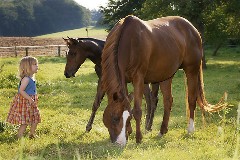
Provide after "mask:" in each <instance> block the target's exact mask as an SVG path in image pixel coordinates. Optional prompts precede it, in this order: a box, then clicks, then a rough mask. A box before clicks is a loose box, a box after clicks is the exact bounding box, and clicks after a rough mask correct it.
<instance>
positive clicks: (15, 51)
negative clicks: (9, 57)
mask: <svg viewBox="0 0 240 160" xmlns="http://www.w3.org/2000/svg"><path fill="white" fill-rule="evenodd" d="M14 54H15V57H17V46H16V45H15V46H14Z"/></svg>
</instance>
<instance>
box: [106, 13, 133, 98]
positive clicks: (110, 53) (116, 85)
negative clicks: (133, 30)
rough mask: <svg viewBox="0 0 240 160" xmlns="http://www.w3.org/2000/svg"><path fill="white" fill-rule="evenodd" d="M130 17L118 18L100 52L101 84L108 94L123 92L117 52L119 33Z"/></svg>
mask: <svg viewBox="0 0 240 160" xmlns="http://www.w3.org/2000/svg"><path fill="white" fill-rule="evenodd" d="M131 18H132V16H128V17H126V18H123V19H121V20H119V21H118V22H117V23H116V24H115V26H114V27H113V29H112V30H111V32H110V33H109V34H108V37H107V40H106V42H105V46H104V49H103V53H102V86H103V89H104V90H105V91H106V93H107V94H108V96H111V95H110V94H113V93H115V92H120V93H123V94H124V93H125V91H123V90H122V89H123V87H122V86H124V85H125V84H121V83H122V82H121V75H120V72H119V66H118V59H117V57H118V55H117V54H118V45H119V41H120V39H121V33H122V31H123V30H124V27H125V26H126V24H128V22H129V20H130V19H131ZM123 76H124V75H123ZM121 85H122V86H121Z"/></svg>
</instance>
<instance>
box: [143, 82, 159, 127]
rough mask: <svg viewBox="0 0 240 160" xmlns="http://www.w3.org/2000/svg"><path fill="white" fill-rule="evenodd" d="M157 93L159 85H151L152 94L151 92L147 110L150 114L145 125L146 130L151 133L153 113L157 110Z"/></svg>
mask: <svg viewBox="0 0 240 160" xmlns="http://www.w3.org/2000/svg"><path fill="white" fill-rule="evenodd" d="M158 91H159V83H154V84H152V92H151V96H150V97H151V99H150V100H151V103H150V106H149V108H151V109H150V113H148V114H149V116H148V119H147V121H146V122H147V124H146V130H148V131H151V130H152V123H153V118H154V113H155V110H156V108H157V103H158Z"/></svg>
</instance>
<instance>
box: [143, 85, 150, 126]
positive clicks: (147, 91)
mask: <svg viewBox="0 0 240 160" xmlns="http://www.w3.org/2000/svg"><path fill="white" fill-rule="evenodd" d="M144 97H145V101H146V103H147V114H146V121H145V129H146V130H148V131H149V127H148V124H149V120H150V114H151V99H152V97H151V90H150V88H149V84H145V85H144Z"/></svg>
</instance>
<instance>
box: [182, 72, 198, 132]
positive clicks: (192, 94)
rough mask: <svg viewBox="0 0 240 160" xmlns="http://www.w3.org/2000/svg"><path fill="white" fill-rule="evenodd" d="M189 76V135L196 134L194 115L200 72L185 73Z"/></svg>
mask: <svg viewBox="0 0 240 160" xmlns="http://www.w3.org/2000/svg"><path fill="white" fill-rule="evenodd" d="M185 73H186V76H187V92H188V93H187V95H188V105H189V106H188V107H189V110H190V111H189V122H188V129H187V131H188V133H193V132H194V116H195V115H194V113H195V109H196V101H197V84H198V71H191V72H185Z"/></svg>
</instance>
